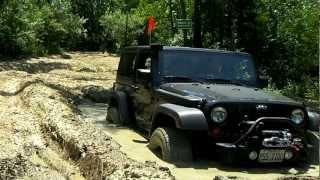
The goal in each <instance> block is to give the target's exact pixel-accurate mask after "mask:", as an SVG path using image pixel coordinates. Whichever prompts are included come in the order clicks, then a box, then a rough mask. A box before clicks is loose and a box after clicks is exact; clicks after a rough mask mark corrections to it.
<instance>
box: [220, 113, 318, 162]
mask: <svg viewBox="0 0 320 180" xmlns="http://www.w3.org/2000/svg"><path fill="white" fill-rule="evenodd" d="M270 122H272V123H275V122H281V123H288V124H290V126H292V129H295V128H299V127H296V126H295V125H294V124H292V123H291V120H290V119H288V118H282V117H262V118H259V119H257V120H256V121H252V122H246V123H247V124H248V125H249V127H248V129H247V130H246V132H245V133H243V134H242V135H241V136H240V137H239V138H238V139H237V140H236V141H234V142H232V143H216V144H215V146H216V150H217V151H218V153H220V154H222V155H221V156H220V157H223V160H224V161H226V162H228V163H235V162H239V161H241V162H243V161H251V162H258V163H291V162H297V161H300V160H302V159H306V152H307V149H308V148H312V146H311V145H307V144H305V143H303V142H302V139H303V138H302V137H301V139H300V137H299V138H297V137H296V136H295V138H293V137H292V134H291V133H290V130H284V129H281V128H280V129H278V130H275V129H276V128H275V129H273V130H268V129H263V128H261V126H260V125H261V124H264V123H266V124H267V123H270ZM270 134H271V135H270ZM252 137H255V138H256V141H255V142H254V143H252V142H250V141H251V139H252ZM300 140H301V141H300Z"/></svg>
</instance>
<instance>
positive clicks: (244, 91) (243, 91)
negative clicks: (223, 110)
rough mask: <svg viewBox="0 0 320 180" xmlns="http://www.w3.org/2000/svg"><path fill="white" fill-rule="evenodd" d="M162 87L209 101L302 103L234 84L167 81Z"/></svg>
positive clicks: (172, 91)
mask: <svg viewBox="0 0 320 180" xmlns="http://www.w3.org/2000/svg"><path fill="white" fill-rule="evenodd" d="M160 89H163V90H166V91H169V92H171V93H176V94H179V95H181V96H190V97H200V98H203V99H206V100H207V101H233V102H237V101H247V102H264V103H268V102H269V103H272V102H278V103H290V104H292V103H293V104H296V105H301V104H300V103H298V102H296V101H294V100H292V99H290V98H287V97H284V96H281V95H277V94H272V93H271V92H268V91H264V90H261V89H257V88H252V87H245V86H237V85H232V84H200V83H166V84H163V85H161V86H160Z"/></svg>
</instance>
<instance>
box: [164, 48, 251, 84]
mask: <svg viewBox="0 0 320 180" xmlns="http://www.w3.org/2000/svg"><path fill="white" fill-rule="evenodd" d="M159 63H160V64H159V69H160V76H161V79H162V82H206V83H221V84H236V85H245V86H256V80H257V79H256V73H255V68H254V64H253V62H252V59H251V57H250V56H248V55H245V54H243V55H242V54H235V53H221V52H210V51H192V50H191V51H190V50H164V51H162V52H161V53H160V62H159Z"/></svg>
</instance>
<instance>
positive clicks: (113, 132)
mask: <svg viewBox="0 0 320 180" xmlns="http://www.w3.org/2000/svg"><path fill="white" fill-rule="evenodd" d="M78 108H79V109H80V110H81V112H82V119H83V120H85V121H88V122H93V123H95V124H96V127H99V128H101V129H103V130H104V131H105V132H107V133H108V134H109V135H110V136H111V137H112V138H113V139H114V140H116V141H117V142H118V143H119V144H120V145H121V150H122V151H123V152H124V153H126V154H127V155H128V156H129V157H130V158H132V159H134V160H137V161H140V162H145V161H155V162H157V163H158V164H160V165H163V166H166V167H169V168H170V170H171V172H172V173H173V175H174V176H175V177H176V178H177V179H179V180H180V179H181V180H189V179H190V180H198V179H199V180H212V179H213V178H214V177H215V176H228V177H240V178H243V179H250V180H251V179H252V180H258V179H259V180H260V179H268V180H272V179H277V178H279V177H283V176H302V175H303V176H314V177H316V176H318V175H319V167H318V166H316V165H310V166H309V165H299V166H297V167H283V166H281V167H279V166H277V167H267V168H266V167H265V168H262V167H259V168H258V167H226V166H224V165H221V164H219V163H218V162H214V161H210V160H207V159H197V160H195V162H194V163H193V164H190V165H189V166H188V167H176V166H175V165H172V164H168V163H166V162H164V161H162V160H161V159H159V158H158V157H157V156H155V155H154V154H153V153H152V152H151V151H150V150H149V149H148V148H147V140H146V139H145V138H144V137H142V136H141V135H140V134H139V133H137V132H135V131H134V130H132V129H128V128H126V127H116V126H115V125H113V124H107V122H106V121H105V117H106V109H107V105H106V104H99V103H92V102H90V101H86V102H83V103H81V104H80V105H79V106H78Z"/></svg>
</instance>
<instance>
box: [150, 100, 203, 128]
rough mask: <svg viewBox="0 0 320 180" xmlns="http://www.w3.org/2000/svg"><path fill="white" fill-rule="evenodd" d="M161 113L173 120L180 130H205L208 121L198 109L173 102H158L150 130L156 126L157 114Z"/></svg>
mask: <svg viewBox="0 0 320 180" xmlns="http://www.w3.org/2000/svg"><path fill="white" fill-rule="evenodd" d="M160 114H163V115H166V116H169V117H171V118H172V119H173V120H174V123H175V126H176V128H178V129H182V130H195V131H207V130H208V123H207V120H206V117H205V115H204V114H203V112H202V111H201V110H200V109H197V108H190V107H185V106H180V105H175V104H169V103H165V104H160V105H158V106H157V107H156V110H155V112H154V114H153V117H152V129H151V130H152V131H153V130H154V129H155V128H157V127H156V126H157V123H158V122H156V120H157V116H158V115H160Z"/></svg>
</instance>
